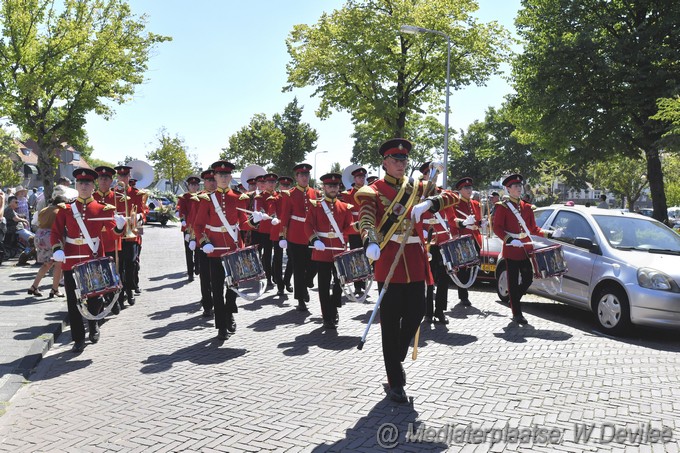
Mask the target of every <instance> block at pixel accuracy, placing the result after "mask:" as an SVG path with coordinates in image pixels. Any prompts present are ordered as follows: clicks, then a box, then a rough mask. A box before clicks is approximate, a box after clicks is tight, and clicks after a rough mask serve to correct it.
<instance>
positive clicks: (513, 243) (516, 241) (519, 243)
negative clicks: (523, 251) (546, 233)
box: [509, 239, 524, 247]
mask: <svg viewBox="0 0 680 453" xmlns="http://www.w3.org/2000/svg"><path fill="white" fill-rule="evenodd" d="M509 245H510V247H524V244H522V241H520V240H519V239H513V240H512V241H510V244H509Z"/></svg>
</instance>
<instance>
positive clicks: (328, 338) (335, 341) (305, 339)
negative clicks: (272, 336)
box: [278, 318, 359, 356]
mask: <svg viewBox="0 0 680 453" xmlns="http://www.w3.org/2000/svg"><path fill="white" fill-rule="evenodd" d="M316 320H318V321H321V318H317V319H316ZM338 328H339V329H342V323H341V324H340V326H339V327H338ZM358 343H359V337H350V336H347V335H340V334H338V331H337V330H327V329H325V328H324V327H317V328H316V329H314V330H312V331H311V332H309V333H305V334H302V335H298V336H297V337H295V339H294V340H293V341H289V342H286V343H280V344H279V346H278V347H279V348H281V349H283V350H284V351H283V355H287V356H299V355H305V354H307V353H308V352H309V348H310V347H317V348H321V349H326V350H329V351H344V350H348V349H352V348H356V346H357V344H358Z"/></svg>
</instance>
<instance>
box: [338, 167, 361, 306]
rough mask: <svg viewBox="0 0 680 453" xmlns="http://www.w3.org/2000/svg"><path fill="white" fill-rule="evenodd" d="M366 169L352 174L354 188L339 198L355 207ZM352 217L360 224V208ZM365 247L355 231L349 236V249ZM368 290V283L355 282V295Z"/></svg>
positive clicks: (354, 211) (356, 209)
mask: <svg viewBox="0 0 680 453" xmlns="http://www.w3.org/2000/svg"><path fill="white" fill-rule="evenodd" d="M366 173H367V172H366V169H365V168H363V167H359V168H357V169H356V170H354V171H353V172H352V178H354V184H353V185H352V187H350V188H349V189H348V190H346V191H344V192H342V193H341V194H340V195H338V198H339V199H340V200H342V201H344V202H345V203H347V204H351V205H354V204H355V201H354V195H355V194H356V193H357V192H358V191H359V189H361V188H362V187H363V186H364V184H365V182H366ZM352 216H353V217H354V221H355V222H358V221H359V207H358V206H354V209H352ZM361 247H363V244H362V243H361V235H360V234H359V233H358V232H357V231H355V232H354V233H350V235H349V248H350V249H352V250H354V249H358V248H361ZM365 289H366V282H365V281H364V280H361V281H357V282H354V294H356V295H357V296H359V295H360V294H362V293H363V292H364V290H365Z"/></svg>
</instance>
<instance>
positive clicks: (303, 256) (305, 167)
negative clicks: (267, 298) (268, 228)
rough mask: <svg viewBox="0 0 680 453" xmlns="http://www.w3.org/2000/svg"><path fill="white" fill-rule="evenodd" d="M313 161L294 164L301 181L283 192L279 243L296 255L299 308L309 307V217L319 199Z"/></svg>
mask: <svg viewBox="0 0 680 453" xmlns="http://www.w3.org/2000/svg"><path fill="white" fill-rule="evenodd" d="M311 169H312V166H311V165H309V164H298V165H296V166H295V167H293V172H294V173H295V180H296V182H297V185H296V186H295V187H293V188H292V189H291V190H289V191H284V192H283V197H282V205H281V233H280V235H279V246H280V247H281V248H282V249H285V248H290V252H289V253H290V256H291V257H292V258H293V282H294V289H295V293H294V297H295V299H296V300H297V302H298V305H297V309H298V310H299V311H308V310H307V305H305V302H309V292H308V291H307V283H308V281H309V280H310V278H309V275H308V273H309V274H311V269H310V264H311V258H312V254H311V250H310V249H309V248H308V247H307V236H306V235H305V228H304V224H305V218H306V217H307V211H308V210H309V208H310V206H311V203H310V200H314V199H316V191H315V190H314V189H312V188H311V187H309V171H310V170H311Z"/></svg>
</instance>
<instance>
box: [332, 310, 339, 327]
mask: <svg viewBox="0 0 680 453" xmlns="http://www.w3.org/2000/svg"><path fill="white" fill-rule="evenodd" d="M333 322H334V323H335V325H336V326H337V325H338V324H340V314H339V313H336V314H335V319H333Z"/></svg>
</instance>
